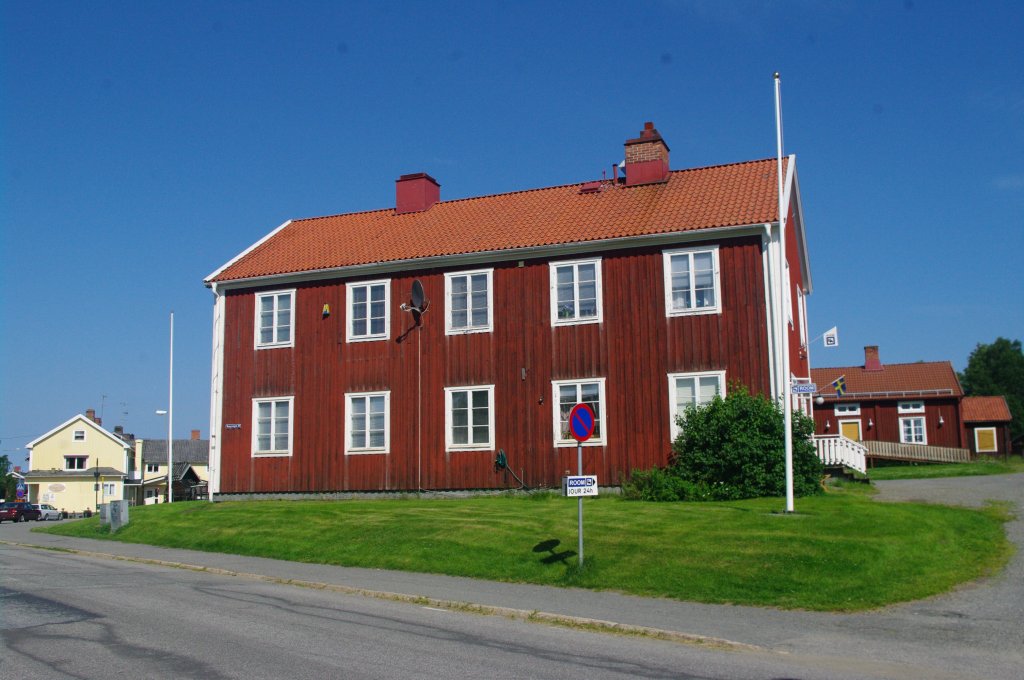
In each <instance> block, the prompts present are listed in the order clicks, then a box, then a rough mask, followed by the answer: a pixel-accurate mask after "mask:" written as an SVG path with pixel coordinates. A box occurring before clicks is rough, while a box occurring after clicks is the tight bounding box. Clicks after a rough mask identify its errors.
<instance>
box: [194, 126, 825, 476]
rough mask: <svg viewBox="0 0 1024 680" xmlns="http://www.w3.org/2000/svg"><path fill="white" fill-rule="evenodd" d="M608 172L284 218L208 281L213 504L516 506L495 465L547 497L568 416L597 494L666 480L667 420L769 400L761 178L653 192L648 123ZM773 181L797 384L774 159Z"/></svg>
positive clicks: (793, 210)
mask: <svg viewBox="0 0 1024 680" xmlns="http://www.w3.org/2000/svg"><path fill="white" fill-rule="evenodd" d="M625 156H626V159H625V177H624V178H620V177H616V178H614V179H611V180H603V181H594V182H585V183H579V184H569V185H564V186H556V187H549V188H543V189H536V190H531V191H518V192H514V193H506V194H497V195H490V196H481V197H474V198H465V199H458V200H448V201H442V200H441V199H440V185H439V184H438V183H437V182H436V181H435V180H434V179H433V178H432V177H430V176H429V175H426V174H422V173H420V174H414V175H404V176H402V177H400V178H399V179H398V180H397V183H396V201H395V207H394V208H387V209H382V210H376V211H371V212H361V213H349V214H343V215H335V216H330V217H319V218H311V219H300V220H294V221H289V222H287V223H285V224H283V225H281V226H280V227H278V228H277V229H275V230H274V231H273V232H271V233H270V234H268V235H267V236H266V237H265V238H263V239H262V240H260V241H259V242H258V243H256V244H254V245H253V246H251V247H250V248H248V249H246V250H245V251H244V252H242V253H241V254H240V255H238V256H237V257H235V258H234V259H232V260H231V261H230V262H228V263H227V264H225V265H224V266H223V267H221V268H220V269H218V270H217V271H215V272H214V273H213V274H211V275H210V276H209V277H208V278H207V279H206V285H207V286H208V287H210V288H211V290H212V291H213V293H214V296H215V304H214V347H213V378H212V391H211V402H212V403H211V427H210V432H211V438H210V439H211V441H210V475H211V492H212V493H214V494H221V495H222V496H223V495H226V494H245V493H277V492H305V493H316V492H333V491H349V490H351V491H357V490H366V491H383V490H417V489H424V490H432V489H487V488H507V487H510V486H513V487H514V486H518V483H516V482H515V481H514V480H513V479H512V478H511V476H510V475H509V474H508V473H507V471H498V472H496V470H495V465H494V461H495V457H496V455H497V452H498V451H499V450H504V452H505V453H506V456H507V460H508V466H509V468H511V469H512V470H513V471H514V472H515V473H516V475H518V476H519V477H521V478H522V480H523V481H524V482H525V483H526V484H527V485H529V486H531V487H536V486H552V487H553V486H557V485H558V484H559V481H560V478H561V476H562V475H563V474H564V473H565V472H566V471H567V470H575V468H576V464H575V459H576V451H575V442H574V441H573V440H572V439H571V438H570V436H569V434H568V432H567V430H566V422H565V420H566V417H567V414H568V411H569V409H570V408H571V407H572V406H573V405H574V404H576V403H577V402H587V403H589V404H590V405H591V406H592V407H593V408H594V411H595V413H596V414H597V431H596V433H595V436H594V438H593V439H592V440H591V441H589V442H587V445H586V448H585V451H584V460H585V467H586V472H588V473H591V474H593V473H596V474H597V475H598V476H599V480H600V483H601V484H602V485H605V484H617V483H618V482H619V480H620V479H621V478H622V477H623V476H624V475H626V474H628V472H629V471H630V470H632V469H634V468H647V467H650V466H653V465H656V464H664V463H665V462H666V461H667V459H668V456H669V453H670V442H671V439H672V437H673V432H674V430H675V424H674V415H675V413H676V412H677V411H678V410H680V409H681V408H683V407H684V406H685V405H686V404H687V403H691V402H695V401H696V402H702V401H705V400H708V399H710V398H711V397H712V396H713V395H714V394H716V393H724V392H725V390H726V389H727V385H728V384H729V383H731V382H733V381H738V382H739V383H743V384H745V385H747V386H748V387H749V388H750V389H751V390H752V391H753V392H760V393H765V394H768V395H776V394H780V393H781V390H782V383H781V379H782V376H781V375H780V374H781V371H780V370H779V369H778V368H777V367H779V366H781V365H782V362H781V358H780V356H779V355H778V352H777V351H776V350H777V348H776V345H777V344H778V343H773V341H772V338H773V336H774V335H775V331H773V324H775V323H776V321H777V319H776V316H777V315H775V314H773V312H772V310H773V308H774V301H773V298H774V296H773V295H772V294H771V292H770V291H772V290H778V288H779V280H778V277H779V275H780V272H779V270H780V268H779V267H778V266H776V264H775V258H774V257H773V250H775V249H774V248H773V244H777V242H778V238H779V233H778V232H779V226H778V210H777V202H778V199H777V191H778V189H777V179H776V178H777V175H776V161H775V160H774V159H772V160H760V161H751V162H744V163H735V164H730V165H721V166H714V167H706V168H697V169H690V170H681V171H673V170H671V169H670V167H669V147H668V144H667V143H666V142H665V140H664V139H663V138H662V137H661V135H660V134H659V133H658V131H657V130H656V129H654V126H653V125H651V124H650V123H648V124H647V125H646V126H645V128H644V130H643V131H642V133H641V135H640V136H639V137H637V138H635V139H630V140H628V141H627V142H626V143H625ZM784 172H785V178H784V181H785V183H784V187H785V193H784V196H785V198H784V205H786V206H788V210H789V217H788V222H787V224H788V228H787V237H786V240H787V244H788V247H787V250H788V253H787V258H786V259H787V264H786V266H785V267H784V268H783V275H784V276H785V277H786V279H787V284H786V290H787V292H788V295H787V296H786V298H787V299H786V300H785V302H786V303H787V305H788V310H789V311H788V313H787V314H786V317H787V318H786V319H784V320H783V322H784V323H785V324H787V326H788V329H789V330H788V332H789V333H790V346H791V348H792V350H791V352H790V355H791V359H790V360H791V372H792V374H793V375H795V376H798V377H801V376H802V377H807V376H808V372H809V371H808V366H807V362H806V359H805V358H804V357H805V356H806V353H805V352H804V351H803V350H802V347H804V346H806V330H805V319H806V305H805V296H806V295H807V294H808V293H809V292H810V289H811V283H810V274H809V269H808V261H807V253H806V246H805V238H804V228H803V218H802V214H801V207H800V193H799V188H798V182H797V175H796V161H795V157H792V156H790V157H789V158H787V159H786V160H785V164H784ZM417 281H418V282H420V284H421V286H422V291H423V297H424V298H425V301H423V302H421V301H420V300H419V299H414V296H413V294H412V289H413V286H414V282H417ZM415 307H423V309H422V310H420V309H415ZM779 332H781V331H779Z"/></svg>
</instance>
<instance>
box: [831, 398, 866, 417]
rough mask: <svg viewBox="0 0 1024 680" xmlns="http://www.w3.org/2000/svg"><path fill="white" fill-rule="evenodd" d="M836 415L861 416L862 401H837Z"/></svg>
mask: <svg viewBox="0 0 1024 680" xmlns="http://www.w3.org/2000/svg"><path fill="white" fill-rule="evenodd" d="M835 412H836V417H837V418H838V417H839V416H859V415H860V402H856V401H851V402H847V403H845V404H844V403H837V404H836V406H835Z"/></svg>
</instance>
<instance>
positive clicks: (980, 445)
mask: <svg viewBox="0 0 1024 680" xmlns="http://www.w3.org/2000/svg"><path fill="white" fill-rule="evenodd" d="M974 450H975V451H976V452H978V453H996V452H997V451H998V450H999V447H998V446H997V445H996V428H994V427H979V428H977V429H976V430H974Z"/></svg>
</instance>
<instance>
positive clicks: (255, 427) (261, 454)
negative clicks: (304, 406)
mask: <svg viewBox="0 0 1024 680" xmlns="http://www.w3.org/2000/svg"><path fill="white" fill-rule="evenodd" d="M281 402H285V403H287V404H288V448H287V449H274V448H270V449H267V450H266V451H261V450H259V423H258V420H259V405H260V404H263V403H269V404H271V416H270V443H271V446H273V444H274V440H275V439H277V432H275V431H274V411H275V410H276V405H277V404H279V403H281ZM294 439H295V397H294V396H285V397H256V398H254V399H253V400H252V457H253V458H281V457H288V456H291V455H292V450H293V447H292V443H293V441H294Z"/></svg>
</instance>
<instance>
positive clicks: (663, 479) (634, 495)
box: [622, 467, 695, 501]
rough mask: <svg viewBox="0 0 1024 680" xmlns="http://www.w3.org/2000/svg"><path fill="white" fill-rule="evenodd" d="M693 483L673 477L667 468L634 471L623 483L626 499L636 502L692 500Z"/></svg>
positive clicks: (623, 492)
mask: <svg viewBox="0 0 1024 680" xmlns="http://www.w3.org/2000/svg"><path fill="white" fill-rule="evenodd" d="M694 492H695V487H694V485H693V484H692V483H690V482H687V481H684V480H682V479H681V478H679V477H678V476H677V475H673V474H672V473H671V472H670V471H669V470H668V469H667V468H659V467H654V468H651V469H649V470H633V472H632V473H631V474H630V476H629V479H627V480H626V481H625V482H623V483H622V495H623V497H624V498H628V499H629V500H634V501H686V500H692V498H691V497H692V496H693V495H694Z"/></svg>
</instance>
